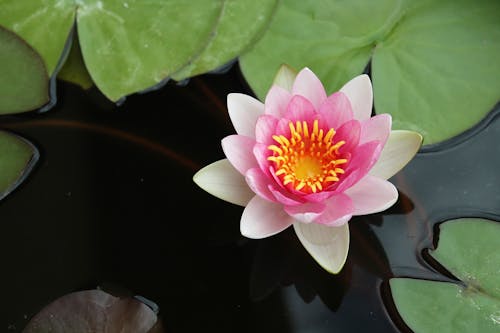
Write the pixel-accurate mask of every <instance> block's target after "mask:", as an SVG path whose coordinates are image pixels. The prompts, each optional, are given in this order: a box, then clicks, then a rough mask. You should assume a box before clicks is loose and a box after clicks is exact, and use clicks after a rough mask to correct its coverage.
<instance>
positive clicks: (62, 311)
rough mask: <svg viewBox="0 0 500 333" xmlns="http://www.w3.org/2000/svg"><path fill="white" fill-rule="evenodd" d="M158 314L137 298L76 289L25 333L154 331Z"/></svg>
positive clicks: (41, 316)
mask: <svg viewBox="0 0 500 333" xmlns="http://www.w3.org/2000/svg"><path fill="white" fill-rule="evenodd" d="M157 319H158V318H157V315H156V313H155V312H154V311H153V310H152V309H151V308H149V307H148V306H147V305H145V304H143V303H142V302H140V301H139V300H138V299H136V298H130V297H127V298H118V297H115V296H113V295H110V294H108V293H106V292H104V291H101V290H85V291H79V292H74V293H71V294H68V295H65V296H62V297H61V298H59V299H57V300H55V301H54V302H52V303H51V304H49V305H48V306H47V307H45V308H44V309H43V310H42V311H40V312H39V313H38V314H37V315H36V316H35V317H33V318H32V319H31V320H30V322H29V323H28V325H27V326H26V327H25V328H24V330H23V333H39V332H40V333H41V332H54V333H73V332H74V333H79V332H102V333H118V332H134V333H151V332H152V330H153V329H154V327H155V325H156V323H157Z"/></svg>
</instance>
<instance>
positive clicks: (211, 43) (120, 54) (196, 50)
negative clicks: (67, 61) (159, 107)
mask: <svg viewBox="0 0 500 333" xmlns="http://www.w3.org/2000/svg"><path fill="white" fill-rule="evenodd" d="M276 4H277V0H259V1H255V2H251V3H250V2H248V1H246V0H232V1H230V0H218V1H206V0H194V1H184V0H149V1H140V0H108V1H100V0H78V1H77V0H27V1H17V0H3V2H2V11H1V13H0V24H3V25H5V26H7V27H9V28H11V29H12V30H13V31H15V32H16V33H18V34H19V35H21V36H22V37H23V38H25V39H26V40H27V41H28V42H29V43H30V44H31V45H33V47H34V48H35V49H36V50H38V52H40V54H41V55H42V57H43V59H44V61H45V63H46V65H47V68H48V72H49V74H53V73H54V71H55V70H56V69H57V64H58V62H59V61H60V59H61V54H62V52H63V49H64V45H65V43H66V41H67V39H68V36H69V35H70V31H71V28H72V27H73V24H74V21H75V18H76V31H77V32H78V38H79V43H80V47H81V50H82V54H83V59H84V63H85V65H86V68H87V70H88V72H89V73H90V76H91V78H92V80H93V81H94V83H95V84H96V86H97V87H98V88H99V89H100V90H101V91H102V92H103V93H104V95H106V96H107V97H108V98H109V99H111V100H113V101H116V100H118V99H120V98H122V97H124V96H126V95H129V94H131V93H135V92H138V91H143V90H146V89H150V88H152V87H155V86H157V85H158V84H160V83H162V82H164V81H165V80H166V79H168V78H170V77H171V76H172V75H173V74H174V73H177V75H176V77H177V78H178V79H182V78H185V77H187V76H193V75H197V74H200V73H203V72H206V71H211V70H214V69H216V68H217V67H219V66H222V65H224V64H225V63H227V62H228V61H230V60H232V59H234V58H236V57H237V56H238V55H239V54H240V53H241V52H242V51H243V50H244V49H245V48H247V47H248V46H249V45H250V44H251V43H252V42H254V41H255V40H256V39H257V38H258V37H259V36H260V34H261V33H262V32H263V30H264V29H265V28H266V27H267V23H268V21H269V19H270V18H271V16H272V14H273V12H274V9H275V8H276V6H277V5H276ZM44 27H50V33H48V32H49V31H48V28H44ZM205 50H206V51H205ZM186 66H188V67H186ZM184 67H186V69H185V70H182V69H183V68H184ZM63 75H65V74H63Z"/></svg>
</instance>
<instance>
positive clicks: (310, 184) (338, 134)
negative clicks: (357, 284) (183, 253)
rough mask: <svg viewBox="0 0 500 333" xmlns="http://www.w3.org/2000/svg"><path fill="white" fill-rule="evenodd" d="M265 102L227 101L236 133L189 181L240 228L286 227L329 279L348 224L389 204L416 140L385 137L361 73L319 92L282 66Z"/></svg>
mask: <svg viewBox="0 0 500 333" xmlns="http://www.w3.org/2000/svg"><path fill="white" fill-rule="evenodd" d="M274 82H275V84H274V85H273V86H272V87H271V89H270V90H269V92H268V93H267V96H266V98H265V102H264V103H262V102H260V101H259V100H257V99H255V98H253V97H251V96H248V95H245V94H239V93H232V94H229V95H228V97H227V107H228V111H229V116H230V118H231V121H232V123H233V126H234V128H235V130H236V132H237V134H235V135H230V136H228V137H225V138H224V139H223V140H222V149H223V151H224V154H225V155H226V157H227V159H223V160H220V161H217V162H215V163H212V164H210V165H208V166H206V167H204V168H203V169H201V170H199V171H198V172H197V173H196V174H195V175H194V177H193V180H194V182H195V183H196V184H198V185H199V186H200V187H201V188H203V189H204V190H206V191H207V192H209V193H211V194H212V195H214V196H216V197H218V198H221V199H223V200H226V201H228V202H231V203H234V204H238V205H241V206H244V207H245V209H244V210H243V214H242V217H241V221H240V230H241V234H242V235H243V236H246V237H248V238H254V239H258V238H264V237H269V236H272V235H275V234H277V233H279V232H281V231H283V230H284V229H286V228H288V227H290V226H293V228H294V230H295V232H296V234H297V237H298V238H299V240H300V241H301V243H302V244H303V245H304V247H305V248H306V250H307V251H308V252H309V253H310V254H311V255H312V257H313V258H314V259H315V260H316V261H317V262H318V263H319V264H320V265H321V266H322V267H323V268H324V269H326V270H327V271H329V272H331V273H338V272H339V271H340V270H341V269H342V267H343V265H344V263H345V260H346V258H347V252H348V249H349V229H348V221H349V220H350V219H351V217H352V216H356V215H365V214H372V213H376V212H380V211H383V210H385V209H387V208H389V207H390V206H392V205H393V204H394V203H395V202H396V200H397V198H398V191H397V189H396V188H395V186H394V185H393V184H392V183H390V182H389V181H387V179H388V178H390V177H391V176H393V175H394V174H395V173H396V172H398V171H399V170H400V169H401V168H403V167H404V166H405V165H406V164H407V163H408V162H409V161H410V160H411V159H412V158H413V156H414V155H415V154H416V153H417V151H418V149H419V148H420V146H421V143H422V137H421V136H420V135H419V134H418V133H415V132H411V131H391V122H392V120H391V116H390V115H389V114H380V115H376V116H373V117H372V116H371V114H372V103H373V102H372V101H373V95H372V85H371V81H370V78H369V77H368V76H367V75H364V74H363V75H360V76H357V77H355V78H354V79H352V80H351V81H349V82H347V83H346V84H345V85H344V86H343V87H342V88H341V89H340V91H338V92H335V93H333V94H331V95H329V96H328V95H327V94H326V92H325V89H324V87H323V85H322V83H321V82H320V80H319V79H318V77H317V76H316V75H315V74H314V73H313V72H312V71H311V70H310V69H308V68H304V69H302V70H301V71H300V72H299V73H298V74H296V73H295V72H293V71H292V70H291V69H290V68H289V67H286V66H285V67H282V68H281V69H280V71H279V72H278V74H277V76H276V78H275V81H274Z"/></svg>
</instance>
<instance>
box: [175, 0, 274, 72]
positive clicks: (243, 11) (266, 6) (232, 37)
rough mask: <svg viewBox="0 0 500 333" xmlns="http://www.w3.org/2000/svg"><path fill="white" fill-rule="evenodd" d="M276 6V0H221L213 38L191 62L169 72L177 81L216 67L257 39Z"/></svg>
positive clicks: (233, 57) (228, 60) (235, 55)
mask: <svg viewBox="0 0 500 333" xmlns="http://www.w3.org/2000/svg"><path fill="white" fill-rule="evenodd" d="M277 8H278V0H258V1H235V0H225V1H224V7H223V10H222V15H221V17H220V19H219V22H218V24H217V27H216V31H215V32H214V33H215V37H214V38H213V39H212V40H211V41H210V43H209V44H208V46H207V47H206V48H205V49H204V50H203V52H202V53H201V55H199V56H198V58H196V59H195V60H194V62H193V63H191V64H189V65H188V66H186V67H184V68H183V69H182V70H181V71H180V72H178V73H175V74H174V75H173V79H174V80H177V81H180V80H183V79H186V78H189V77H192V76H195V75H199V74H203V73H206V72H210V71H213V70H216V69H217V68H218V67H220V66H223V65H225V64H226V63H228V62H230V61H231V60H233V59H236V57H237V56H238V55H240V54H241V53H242V52H243V51H244V50H245V49H246V48H248V47H249V46H250V45H252V44H253V43H255V41H256V40H258V39H259V38H260V37H261V35H262V34H263V32H264V31H265V29H266V28H267V26H268V23H269V21H270V19H271V17H272V15H273V14H274V13H275V11H276V9H277Z"/></svg>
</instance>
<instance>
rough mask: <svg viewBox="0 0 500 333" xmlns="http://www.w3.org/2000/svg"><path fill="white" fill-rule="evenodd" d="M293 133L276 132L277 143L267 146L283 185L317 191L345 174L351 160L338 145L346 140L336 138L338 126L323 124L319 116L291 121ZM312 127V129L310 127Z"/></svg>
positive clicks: (340, 145)
mask: <svg viewBox="0 0 500 333" xmlns="http://www.w3.org/2000/svg"><path fill="white" fill-rule="evenodd" d="M288 127H289V129H290V136H289V137H286V136H284V135H273V136H272V138H273V139H274V141H275V142H276V144H272V145H269V146H268V149H269V150H270V151H271V152H272V155H271V156H269V157H268V158H267V159H268V160H269V161H270V162H271V163H272V164H273V166H274V170H276V171H275V175H276V176H277V177H278V178H279V179H280V180H281V181H282V183H283V185H285V186H290V188H292V189H295V190H297V191H300V192H303V193H317V192H319V191H323V190H325V189H328V188H329V187H330V186H331V185H333V184H334V183H335V182H338V181H339V176H338V175H342V174H344V167H341V165H345V164H346V163H348V160H347V158H345V155H344V154H341V153H339V148H340V147H342V146H343V145H344V144H345V141H343V140H341V141H338V142H335V141H334V140H333V139H334V137H335V133H336V132H335V129H333V128H320V126H319V121H318V119H315V120H314V121H313V122H312V124H311V122H307V121H298V120H297V121H295V122H289V123H288ZM310 129H312V130H311V131H310Z"/></svg>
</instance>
